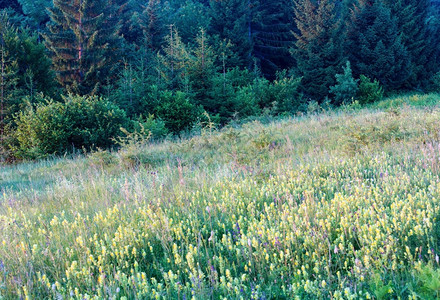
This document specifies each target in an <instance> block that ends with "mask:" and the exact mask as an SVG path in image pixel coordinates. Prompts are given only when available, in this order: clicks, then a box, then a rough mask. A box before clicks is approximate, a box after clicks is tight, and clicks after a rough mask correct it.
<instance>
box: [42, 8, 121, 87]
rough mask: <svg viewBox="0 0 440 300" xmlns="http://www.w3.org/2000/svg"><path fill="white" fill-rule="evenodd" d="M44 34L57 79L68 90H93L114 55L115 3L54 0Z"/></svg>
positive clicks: (106, 75)
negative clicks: (47, 31)
mask: <svg viewBox="0 0 440 300" xmlns="http://www.w3.org/2000/svg"><path fill="white" fill-rule="evenodd" d="M50 17H51V20H52V24H51V25H50V26H49V30H50V33H49V34H47V35H45V39H46V45H47V47H48V48H49V50H50V51H51V52H52V54H53V57H52V60H53V65H54V69H55V71H56V72H57V78H58V81H59V82H60V83H61V85H62V86H63V87H65V88H66V89H67V90H68V91H69V92H73V93H77V94H81V95H86V94H91V95H93V94H97V93H98V92H99V90H100V88H101V85H102V84H103V83H104V82H105V81H106V79H108V78H109V77H110V76H111V75H112V71H113V70H114V68H115V66H116V65H115V63H116V62H117V59H118V54H120V53H118V48H119V47H120V37H119V36H118V29H119V26H118V23H117V6H116V5H114V3H113V2H112V0H93V1H92V0H54V8H53V9H50Z"/></svg>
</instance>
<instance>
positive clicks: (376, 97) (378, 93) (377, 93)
mask: <svg viewBox="0 0 440 300" xmlns="http://www.w3.org/2000/svg"><path fill="white" fill-rule="evenodd" d="M382 98H383V88H382V87H381V86H380V83H379V81H377V80H376V79H375V80H374V81H371V79H370V78H368V77H366V76H364V75H361V76H360V83H359V92H358V100H359V103H360V104H362V105H363V104H369V103H373V102H377V101H380V100H382Z"/></svg>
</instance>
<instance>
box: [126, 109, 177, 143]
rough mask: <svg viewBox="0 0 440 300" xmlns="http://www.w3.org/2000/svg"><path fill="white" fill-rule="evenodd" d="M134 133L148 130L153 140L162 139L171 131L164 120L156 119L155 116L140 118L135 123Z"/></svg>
mask: <svg viewBox="0 0 440 300" xmlns="http://www.w3.org/2000/svg"><path fill="white" fill-rule="evenodd" d="M133 129H134V131H141V130H146V131H148V132H150V133H151V138H153V139H160V138H163V137H165V136H166V135H167V134H168V133H169V131H168V129H167V127H166V125H165V122H164V121H163V120H162V119H158V118H155V116H154V115H151V114H150V115H148V117H144V116H140V117H139V118H138V119H137V120H135V121H134V122H133Z"/></svg>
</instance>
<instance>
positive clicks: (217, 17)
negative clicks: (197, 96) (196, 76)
mask: <svg viewBox="0 0 440 300" xmlns="http://www.w3.org/2000/svg"><path fill="white" fill-rule="evenodd" d="M255 2H256V1H255V0H222V1H219V0H210V1H209V10H208V12H209V15H210V17H211V26H210V28H209V34H210V35H212V36H214V37H217V40H218V42H219V43H220V42H221V41H227V42H230V43H231V45H232V47H231V49H230V50H231V51H232V52H233V53H234V54H236V55H234V56H232V57H229V58H228V59H227V65H228V67H235V66H239V67H246V68H251V67H252V65H253V59H252V56H251V55H252V51H253V46H254V45H253V29H254V28H253V27H252V26H253V22H252V21H253V18H254V13H255Z"/></svg>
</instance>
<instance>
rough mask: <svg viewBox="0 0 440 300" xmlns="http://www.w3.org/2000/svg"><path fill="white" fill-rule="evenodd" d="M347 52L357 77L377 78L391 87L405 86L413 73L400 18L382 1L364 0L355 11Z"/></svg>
mask: <svg viewBox="0 0 440 300" xmlns="http://www.w3.org/2000/svg"><path fill="white" fill-rule="evenodd" d="M346 53H347V55H348V56H349V59H350V61H351V62H352V64H353V73H354V76H355V77H359V76H360V75H361V74H363V75H365V76H367V77H369V78H372V79H377V80H378V81H379V82H380V83H381V84H382V85H383V86H384V87H385V88H386V89H388V90H397V89H400V88H402V87H404V85H405V82H406V81H407V80H408V78H410V76H411V65H410V58H409V55H408V52H407V50H406V48H405V46H404V45H403V43H402V40H401V34H400V32H399V30H398V27H397V21H396V19H395V18H394V17H393V16H392V15H391V11H390V9H389V8H387V7H386V6H384V5H383V4H382V3H381V1H380V0H366V1H365V2H360V3H359V5H358V6H356V7H355V8H354V9H353V10H352V13H351V20H350V23H349V27H348V39H347V42H346Z"/></svg>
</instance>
